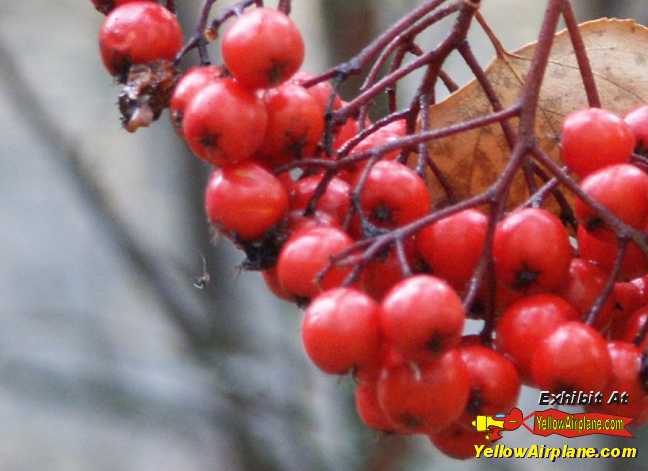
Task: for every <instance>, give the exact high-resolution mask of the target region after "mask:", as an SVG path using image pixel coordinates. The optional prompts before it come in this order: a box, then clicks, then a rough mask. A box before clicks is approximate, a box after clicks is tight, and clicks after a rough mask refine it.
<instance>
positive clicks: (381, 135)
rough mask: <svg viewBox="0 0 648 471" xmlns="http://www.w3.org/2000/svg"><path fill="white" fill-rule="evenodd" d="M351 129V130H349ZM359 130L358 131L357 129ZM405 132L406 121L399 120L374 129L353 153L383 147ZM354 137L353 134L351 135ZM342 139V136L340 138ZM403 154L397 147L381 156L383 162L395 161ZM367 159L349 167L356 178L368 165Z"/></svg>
mask: <svg viewBox="0 0 648 471" xmlns="http://www.w3.org/2000/svg"><path fill="white" fill-rule="evenodd" d="M349 131H350V130H349ZM356 132H357V131H356ZM404 134H405V121H404V120H398V121H394V122H393V123H389V124H388V125H386V126H383V127H382V128H379V129H378V130H376V131H374V132H373V133H372V134H369V135H368V136H367V137H365V138H364V139H363V140H362V141H360V142H359V143H358V144H357V145H356V146H355V147H354V148H353V149H352V151H351V155H354V154H360V153H363V152H366V151H369V150H371V149H374V148H376V147H381V146H384V145H386V144H389V143H390V142H393V141H395V140H397V139H399V138H401V137H403V135H404ZM351 137H353V136H351ZM340 139H341V138H340ZM400 154H401V150H400V149H395V150H392V151H390V152H387V153H386V154H384V155H383V156H382V158H381V160H382V161H383V162H387V161H393V160H396V159H397V158H398V156H399V155H400ZM367 162H368V161H367V160H364V161H362V162H359V163H357V164H354V165H353V166H350V167H348V170H349V171H351V172H353V173H354V175H355V178H358V177H359V176H360V174H361V173H362V170H363V169H364V168H365V166H366V165H367Z"/></svg>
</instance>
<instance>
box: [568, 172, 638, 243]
mask: <svg viewBox="0 0 648 471" xmlns="http://www.w3.org/2000/svg"><path fill="white" fill-rule="evenodd" d="M580 186H581V188H582V189H583V191H584V192H585V193H587V194H588V195H589V196H590V197H591V198H592V199H594V200H596V201H598V202H599V203H600V204H602V205H603V206H605V207H606V208H608V209H609V210H610V211H611V212H612V213H614V214H615V215H616V216H617V217H619V219H621V220H622V221H623V222H625V223H626V224H628V225H630V226H633V227H636V228H638V229H642V228H644V227H645V226H646V223H647V222H648V175H646V174H645V173H644V172H642V171H641V170H639V169H638V168H637V167H635V166H633V165H630V164H623V165H614V166H611V167H606V168H604V169H601V170H598V171H596V172H594V173H592V174H590V175H589V176H588V177H587V178H585V179H584V180H583V181H582V182H581V185H580ZM575 212H576V217H577V219H578V222H579V223H580V224H582V225H583V226H585V228H586V229H587V230H588V232H590V233H591V234H592V235H593V236H595V237H598V238H601V239H607V240H613V239H614V234H613V233H612V231H611V230H610V229H609V228H608V227H607V225H606V224H605V223H604V222H603V220H602V219H601V218H600V217H599V215H598V214H597V213H596V212H595V211H594V210H593V209H592V208H590V207H589V206H588V205H586V204H585V202H583V200H581V199H577V200H576V205H575Z"/></svg>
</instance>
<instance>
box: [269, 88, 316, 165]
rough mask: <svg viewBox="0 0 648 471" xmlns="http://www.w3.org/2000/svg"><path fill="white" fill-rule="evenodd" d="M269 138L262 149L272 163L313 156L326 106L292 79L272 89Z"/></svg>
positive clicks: (270, 91)
mask: <svg viewBox="0 0 648 471" xmlns="http://www.w3.org/2000/svg"><path fill="white" fill-rule="evenodd" d="M263 101H264V104H265V107H266V110H267V112H268V126H267V130H266V135H265V139H264V140H263V144H262V145H261V148H260V149H259V153H260V154H261V155H262V158H263V159H266V160H268V161H269V162H271V165H275V166H276V165H278V164H281V163H286V162H290V161H292V160H297V159H301V158H303V157H309V156H312V155H313V153H314V152H315V147H316V146H317V143H318V142H319V140H320V139H321V137H322V132H323V131H324V117H323V114H322V110H321V108H320V106H319V104H318V103H317V101H316V100H315V98H313V97H312V96H311V94H310V93H308V91H307V90H306V89H305V88H303V87H301V86H299V85H295V84H292V83H286V84H284V85H282V86H280V87H279V88H275V89H272V90H268V91H267V92H266V94H265V96H264V99H263Z"/></svg>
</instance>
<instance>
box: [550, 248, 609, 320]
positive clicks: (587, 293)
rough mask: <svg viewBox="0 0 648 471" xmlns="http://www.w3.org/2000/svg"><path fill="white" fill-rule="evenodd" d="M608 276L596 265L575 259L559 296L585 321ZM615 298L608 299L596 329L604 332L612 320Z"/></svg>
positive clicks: (600, 313) (599, 316)
mask: <svg viewBox="0 0 648 471" xmlns="http://www.w3.org/2000/svg"><path fill="white" fill-rule="evenodd" d="M607 279H608V275H607V273H605V272H604V271H603V270H601V269H600V268H599V267H597V266H596V265H595V264H594V263H592V262H589V261H587V260H583V259H581V258H574V259H572V261H571V264H570V265H569V275H568V276H567V279H566V280H565V283H564V284H563V285H562V286H561V287H560V290H559V291H558V294H559V295H560V296H562V297H563V298H564V299H565V300H566V301H567V302H568V303H569V304H571V305H572V306H573V307H574V308H576V310H577V311H578V313H579V314H580V319H581V320H584V319H585V316H586V315H587V314H588V313H589V311H590V309H591V308H592V306H593V305H594V302H595V301H596V300H597V298H598V296H599V294H601V291H602V290H603V288H604V287H605V285H606V283H607ZM613 308H614V296H610V297H608V300H607V302H606V303H605V304H604V306H603V309H602V310H601V311H600V312H599V314H598V317H597V318H596V322H595V323H594V327H596V328H597V329H599V330H604V329H605V328H606V327H607V326H608V325H609V323H610V322H611V320H612V317H611V316H612V309H613Z"/></svg>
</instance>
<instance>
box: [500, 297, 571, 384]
mask: <svg viewBox="0 0 648 471" xmlns="http://www.w3.org/2000/svg"><path fill="white" fill-rule="evenodd" d="M578 317H579V314H578V312H577V311H576V310H575V309H574V308H573V307H572V306H570V305H569V303H567V301H565V300H564V299H562V298H559V297H558V296H554V295H550V294H537V295H534V296H527V297H525V298H523V299H521V300H519V301H517V302H515V303H514V304H513V305H511V306H510V307H509V308H508V309H507V310H506V311H505V312H504V313H503V314H502V315H501V316H500V318H499V319H498V321H497V326H496V329H495V346H496V347H497V350H499V351H500V352H502V353H504V354H505V355H506V356H508V357H509V358H510V359H511V360H512V361H513V363H515V364H516V366H517V367H518V371H519V372H520V375H521V376H522V378H523V379H524V380H525V381H526V382H528V381H529V379H530V377H531V359H532V357H533V353H534V352H535V350H536V349H537V348H538V345H539V343H540V342H541V341H542V340H544V338H545V337H546V336H547V335H549V334H550V333H551V332H553V331H554V330H556V328H557V327H558V326H559V325H561V324H564V323H566V322H568V321H571V320H575V319H578Z"/></svg>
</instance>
